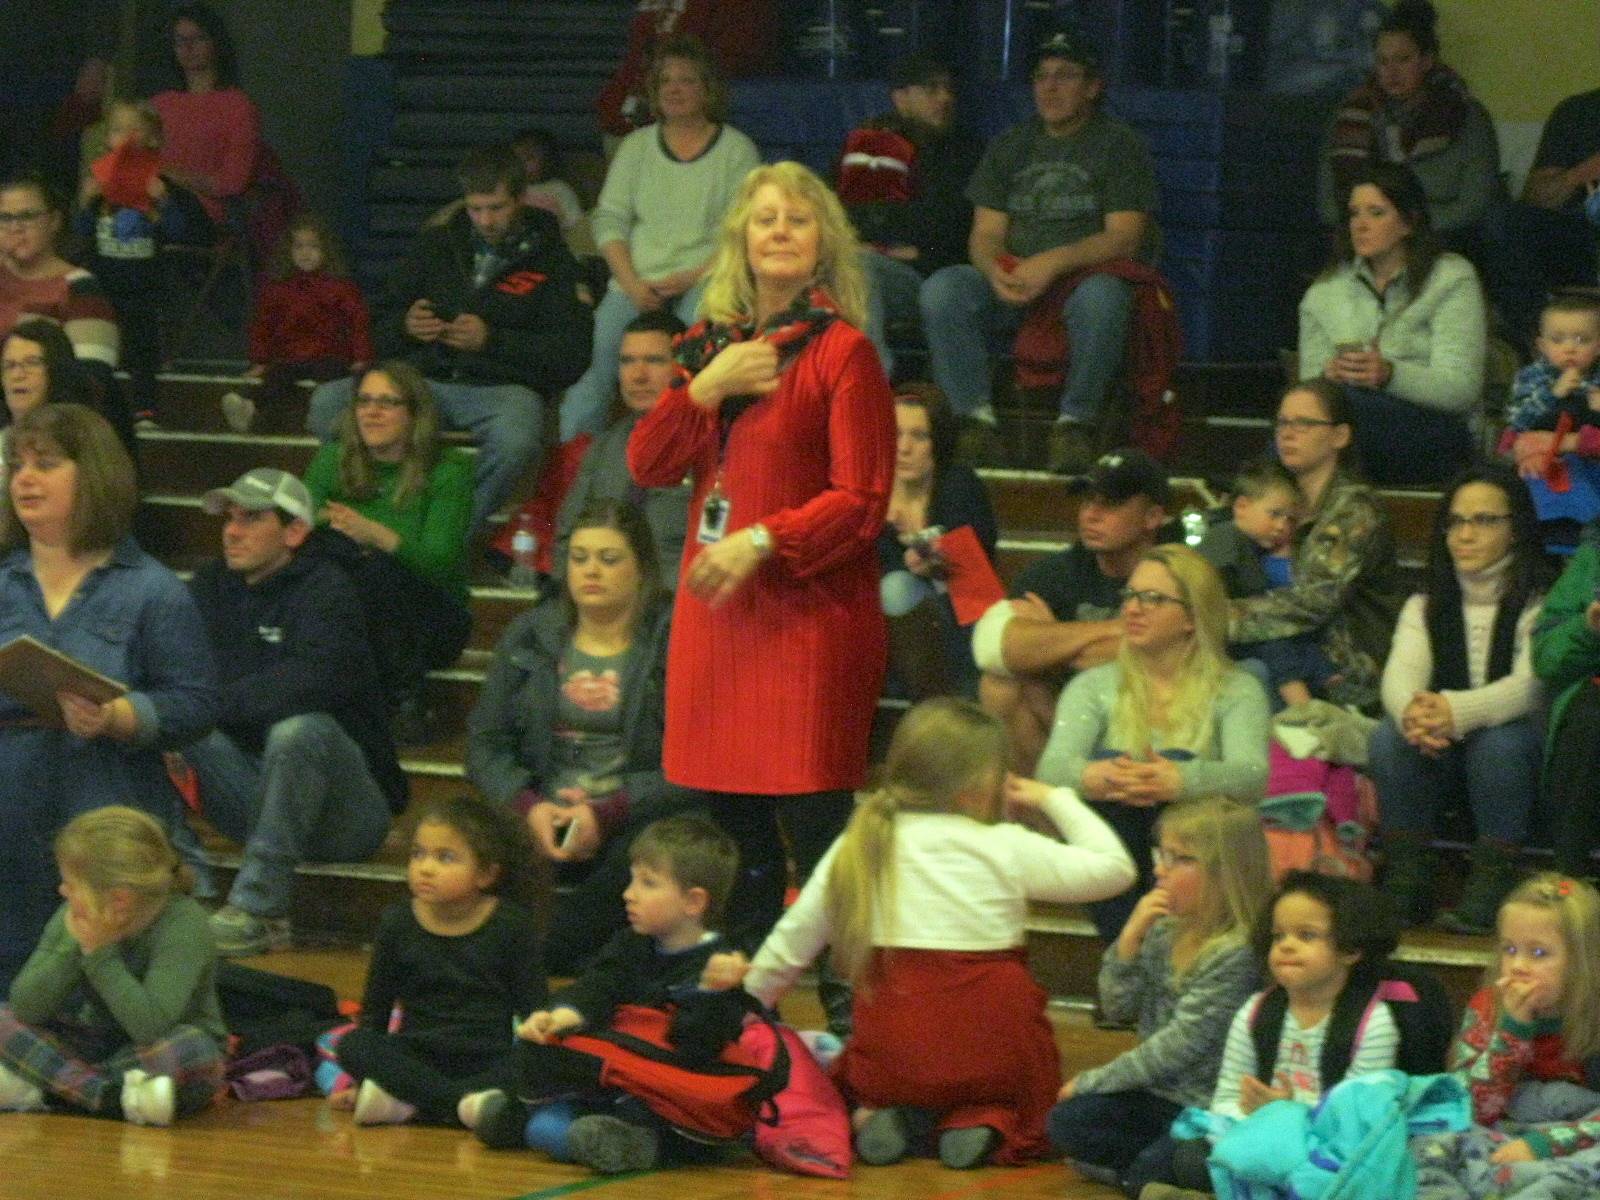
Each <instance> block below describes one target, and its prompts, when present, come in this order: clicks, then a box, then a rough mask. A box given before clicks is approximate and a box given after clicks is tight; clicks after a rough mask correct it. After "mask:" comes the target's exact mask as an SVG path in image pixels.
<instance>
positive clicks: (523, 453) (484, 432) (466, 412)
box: [306, 379, 544, 532]
mask: <svg viewBox="0 0 1600 1200" xmlns="http://www.w3.org/2000/svg"><path fill="white" fill-rule="evenodd" d="M428 390H429V391H431V392H432V393H433V399H434V403H435V404H437V405H438V408H439V419H440V421H441V422H442V423H443V425H444V427H445V428H446V429H465V430H467V431H469V432H470V433H472V434H473V435H474V436H475V437H476V438H477V439H478V463H477V470H476V473H475V480H474V485H473V491H472V529H473V531H474V532H476V531H477V530H479V529H481V528H483V523H484V522H485V521H487V520H488V519H489V517H490V516H491V515H492V514H493V513H494V511H495V510H496V509H497V508H499V507H500V505H501V504H502V503H504V501H505V499H506V497H507V496H509V495H511V491H512V489H513V488H514V487H516V486H517V480H518V479H520V478H521V477H522V474H523V472H525V471H527V470H529V469H530V468H532V467H533V466H534V465H535V464H537V463H538V461H539V454H540V451H541V450H542V449H543V442H544V407H543V403H542V402H541V401H540V399H539V397H538V394H537V393H535V392H534V391H532V390H531V389H529V388H526V387H523V386H522V385H521V384H520V383H454V382H451V381H449V380H442V379H430V380H428ZM354 391H355V380H353V379H335V380H333V381H332V382H331V383H324V384H319V385H318V386H317V389H316V390H315V391H314V392H312V393H311V409H310V412H309V413H308V414H307V416H306V428H307V429H309V430H310V431H311V432H312V433H314V434H315V435H316V436H317V437H318V438H320V439H321V440H323V441H324V442H330V441H332V440H333V439H334V438H336V437H338V436H339V418H340V417H342V416H343V415H344V410H345V409H346V408H348V407H349V405H350V397H351V395H352V393H353V392H354Z"/></svg>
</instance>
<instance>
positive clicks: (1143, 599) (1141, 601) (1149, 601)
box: [1117, 588, 1189, 608]
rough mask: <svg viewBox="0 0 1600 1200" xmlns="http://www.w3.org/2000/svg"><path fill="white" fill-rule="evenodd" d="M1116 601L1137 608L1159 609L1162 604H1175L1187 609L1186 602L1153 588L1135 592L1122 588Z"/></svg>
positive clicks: (1187, 603)
mask: <svg viewBox="0 0 1600 1200" xmlns="http://www.w3.org/2000/svg"><path fill="white" fill-rule="evenodd" d="M1117 600H1118V601H1119V602H1120V603H1121V604H1124V605H1128V604H1133V605H1136V606H1137V607H1139V608H1160V607H1161V606H1162V605H1163V604H1176V605H1177V606H1178V607H1179V608H1188V607H1189V602H1188V601H1187V600H1180V599H1178V597H1176V596H1169V595H1167V594H1166V593H1165V592H1158V591H1155V590H1154V589H1153V588H1143V589H1141V590H1140V591H1137V592H1136V591H1134V590H1133V589H1132V588H1123V589H1122V590H1121V591H1120V592H1118V593H1117Z"/></svg>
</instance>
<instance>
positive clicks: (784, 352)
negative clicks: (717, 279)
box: [673, 287, 839, 425]
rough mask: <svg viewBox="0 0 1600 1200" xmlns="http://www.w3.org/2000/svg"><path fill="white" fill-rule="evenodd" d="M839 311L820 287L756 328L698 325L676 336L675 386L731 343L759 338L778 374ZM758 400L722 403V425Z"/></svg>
mask: <svg viewBox="0 0 1600 1200" xmlns="http://www.w3.org/2000/svg"><path fill="white" fill-rule="evenodd" d="M838 316H839V310H838V308H837V307H836V306H835V305H834V303H833V298H832V297H831V296H829V295H828V293H827V292H826V291H824V290H823V289H822V288H820V287H815V288H812V289H811V290H810V291H809V292H806V293H803V294H802V295H799V296H797V297H795V301H794V303H793V304H791V305H790V306H789V307H788V308H786V309H784V310H783V311H782V312H779V313H774V314H773V315H772V316H770V317H768V318H767V319H766V320H765V321H763V322H762V323H761V325H760V327H759V328H758V327H757V326H756V324H755V322H754V321H751V322H749V323H747V324H742V325H724V324H720V323H717V322H712V321H701V322H699V323H697V324H695V325H693V326H691V327H690V328H688V329H686V330H685V331H684V332H683V333H681V334H679V335H678V340H677V342H676V343H675V348H674V353H673V357H674V358H676V359H677V362H678V370H677V384H678V386H680V387H681V386H683V385H684V384H686V383H688V382H689V381H690V380H691V379H693V378H694V377H695V376H696V375H698V374H700V372H701V371H703V370H705V366H706V364H707V363H709V362H710V361H711V360H712V359H713V358H715V357H716V356H717V355H718V354H720V353H722V351H723V350H724V349H725V348H727V347H728V346H731V345H732V344H733V343H734V342H747V341H750V340H751V339H752V338H757V337H763V338H766V340H767V341H768V342H769V343H771V345H772V346H773V347H774V348H775V349H776V350H777V351H778V370H779V371H780V372H781V371H782V370H783V369H784V368H785V367H787V366H788V365H789V364H790V363H792V362H793V361H794V360H795V359H796V358H798V357H799V356H800V352H801V351H802V350H804V349H805V348H806V347H807V346H809V345H810V344H811V341H812V339H813V338H815V337H816V336H817V335H818V334H820V333H821V332H822V331H823V330H825V329H827V327H828V326H829V325H831V324H833V322H834V320H835V319H836V318H837V317H838ZM757 399H759V397H757V396H748V395H747V396H732V397H730V398H729V399H727V400H725V401H723V404H722V407H721V409H720V410H719V412H720V413H721V415H722V420H723V423H724V425H731V424H732V423H733V421H734V418H736V417H737V416H739V414H740V413H742V412H744V410H745V409H747V408H749V407H750V406H751V405H752V404H754V403H755V402H756V400H757Z"/></svg>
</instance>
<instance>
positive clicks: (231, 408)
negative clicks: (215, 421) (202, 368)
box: [222, 392, 256, 433]
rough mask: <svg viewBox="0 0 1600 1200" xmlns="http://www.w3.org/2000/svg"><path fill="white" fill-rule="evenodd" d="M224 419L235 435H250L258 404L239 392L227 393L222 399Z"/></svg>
mask: <svg viewBox="0 0 1600 1200" xmlns="http://www.w3.org/2000/svg"><path fill="white" fill-rule="evenodd" d="M222 419H223V420H224V421H226V422H227V423H228V428H229V429H231V430H233V431H234V432H235V433H249V432H250V426H251V425H253V424H254V423H255V419H256V402H255V401H254V400H252V399H250V397H248V396H241V395H240V394H239V393H238V392H227V393H225V394H224V395H223V397H222Z"/></svg>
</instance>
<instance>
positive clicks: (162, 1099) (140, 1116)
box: [122, 1069, 177, 1126]
mask: <svg viewBox="0 0 1600 1200" xmlns="http://www.w3.org/2000/svg"><path fill="white" fill-rule="evenodd" d="M176 1107H177V1096H176V1094H175V1093H174V1090H173V1087H172V1076H170V1075H151V1074H148V1073H147V1072H144V1071H140V1070H137V1069H135V1070H132V1071H129V1072H127V1073H126V1074H124V1075H123V1077H122V1119H123V1120H124V1121H127V1122H128V1123H129V1124H132V1125H159V1126H166V1125H171V1124H172V1115H173V1111H174V1109H175V1108H176Z"/></svg>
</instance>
